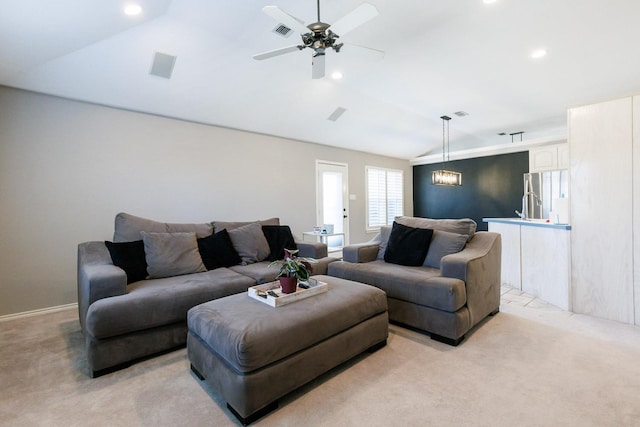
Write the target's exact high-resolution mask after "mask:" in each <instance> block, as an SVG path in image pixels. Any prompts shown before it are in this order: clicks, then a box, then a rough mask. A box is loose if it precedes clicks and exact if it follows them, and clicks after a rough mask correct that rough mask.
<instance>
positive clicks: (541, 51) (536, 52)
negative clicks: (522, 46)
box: [531, 48, 547, 59]
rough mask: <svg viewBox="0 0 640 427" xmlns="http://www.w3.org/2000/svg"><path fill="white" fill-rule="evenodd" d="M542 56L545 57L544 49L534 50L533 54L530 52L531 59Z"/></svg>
mask: <svg viewBox="0 0 640 427" xmlns="http://www.w3.org/2000/svg"><path fill="white" fill-rule="evenodd" d="M544 56H547V49H544V48H540V49H536V50H534V51H533V52H531V57H532V58H533V59H539V58H542V57H544Z"/></svg>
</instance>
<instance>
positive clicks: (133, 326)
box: [78, 213, 336, 377]
mask: <svg viewBox="0 0 640 427" xmlns="http://www.w3.org/2000/svg"><path fill="white" fill-rule="evenodd" d="M261 228H262V229H263V230H264V233H263V234H262V236H263V237H264V240H263V239H262V238H259V236H257V235H256V233H262V232H261V231H260V229H261ZM287 230H288V227H284V226H280V225H279V220H278V219H277V218H272V219H270V220H266V221H260V222H221V221H213V222H210V223H202V224H171V223H162V222H157V221H152V220H148V219H144V218H140V217H136V216H133V215H129V214H125V213H121V214H118V215H117V216H116V220H115V231H114V242H104V241H92V242H85V243H80V244H79V245H78V311H79V318H80V324H81V327H82V333H83V335H84V339H85V348H86V356H87V362H88V369H89V374H90V376H92V377H95V376H99V375H101V374H104V373H107V372H111V371H113V370H115V369H118V368H121V367H124V366H126V365H128V364H130V363H131V362H133V361H135V360H137V359H140V358H143V357H146V356H150V355H153V354H156V353H159V352H163V351H166V350H170V349H173V348H176V347H179V346H184V345H185V343H186V338H187V323H186V321H187V311H188V310H189V309H190V308H192V307H194V306H196V305H199V304H201V303H204V302H208V301H211V300H214V299H217V298H221V297H224V296H228V295H232V294H236V293H240V292H245V291H246V290H247V289H248V288H249V287H251V286H253V285H255V284H259V283H264V282H268V281H272V280H274V279H275V276H276V274H277V272H278V269H276V268H269V263H270V261H269V259H266V258H273V257H274V253H275V252H274V251H277V249H278V245H280V247H281V248H282V247H283V246H284V245H287V244H288V240H290V239H292V238H293V237H292V236H291V234H290V231H289V232H288V238H284V239H283V237H282V233H280V232H281V231H285V232H286V231H287ZM274 232H275V234H273V233H274ZM269 233H272V235H271V236H270V239H268V240H267V239H266V237H265V236H267V235H269ZM285 234H286V233H285ZM219 236H223V237H224V239H222V238H221V237H219ZM227 236H228V237H227ZM256 239H259V240H256ZM212 240H213V243H212ZM221 241H222V242H223V243H224V244H226V245H227V246H228V245H229V243H231V244H232V246H233V247H234V249H236V251H235V252H233V251H232V252H233V256H232V257H231V258H230V259H225V256H226V254H225V253H223V252H224V251H222V252H221V250H220V247H221V244H220V242H221ZM265 241H266V242H267V245H268V246H266V247H265V246H264V244H265ZM194 245H197V246H195V247H194ZM207 245H209V246H207ZM274 245H275V246H274ZM296 245H297V247H298V249H299V251H300V252H299V255H300V256H305V257H310V258H315V259H317V260H318V263H316V264H314V265H313V269H314V274H325V273H326V271H327V266H328V264H329V263H331V262H332V261H335V260H336V259H335V258H330V257H327V247H326V245H324V244H321V243H310V242H296ZM223 246H224V245H223ZM194 248H195V249H194ZM205 254H208V257H207V256H205ZM140 257H143V259H142V260H141V259H140ZM114 258H116V259H117V260H118V262H117V264H119V265H120V267H119V266H116V265H114ZM136 260H137V264H136ZM220 260H223V261H224V262H222V263H223V264H225V265H228V266H219V264H216V262H218V261H220ZM149 261H151V262H150V263H149ZM140 263H142V265H140ZM234 263H235V264H234ZM205 264H206V265H205ZM231 264H232V265H231ZM149 276H150V277H151V278H148V277H149Z"/></svg>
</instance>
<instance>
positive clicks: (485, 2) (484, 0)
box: [482, 0, 497, 4]
mask: <svg viewBox="0 0 640 427" xmlns="http://www.w3.org/2000/svg"><path fill="white" fill-rule="evenodd" d="M496 1H497V0H482V3H484V4H494V3H495V2H496Z"/></svg>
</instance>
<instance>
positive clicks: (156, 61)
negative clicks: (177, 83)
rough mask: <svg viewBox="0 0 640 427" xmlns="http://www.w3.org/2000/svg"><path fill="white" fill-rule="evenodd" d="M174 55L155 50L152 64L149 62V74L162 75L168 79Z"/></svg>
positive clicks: (173, 62) (173, 63) (174, 61)
mask: <svg viewBox="0 0 640 427" xmlns="http://www.w3.org/2000/svg"><path fill="white" fill-rule="evenodd" d="M176 58H177V57H176V56H173V55H167V54H166V53H160V52H155V54H154V55H153V64H151V71H149V74H151V75H152V76H158V77H163V78H165V79H170V78H171V74H173V66H174V65H175V63H176Z"/></svg>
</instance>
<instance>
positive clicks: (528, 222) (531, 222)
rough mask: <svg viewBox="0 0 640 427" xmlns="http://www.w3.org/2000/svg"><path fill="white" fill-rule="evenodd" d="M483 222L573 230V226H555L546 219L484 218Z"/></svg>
mask: <svg viewBox="0 0 640 427" xmlns="http://www.w3.org/2000/svg"><path fill="white" fill-rule="evenodd" d="M482 221H483V222H487V223H492V222H497V223H502V224H518V225H525V226H527V227H545V228H555V229H559V230H571V226H570V225H569V224H554V223H553V222H547V221H550V220H546V219H521V218H482Z"/></svg>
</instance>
